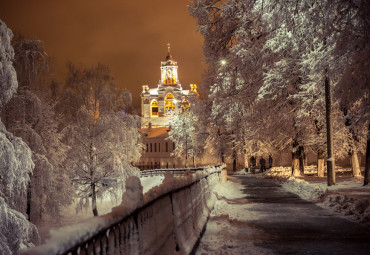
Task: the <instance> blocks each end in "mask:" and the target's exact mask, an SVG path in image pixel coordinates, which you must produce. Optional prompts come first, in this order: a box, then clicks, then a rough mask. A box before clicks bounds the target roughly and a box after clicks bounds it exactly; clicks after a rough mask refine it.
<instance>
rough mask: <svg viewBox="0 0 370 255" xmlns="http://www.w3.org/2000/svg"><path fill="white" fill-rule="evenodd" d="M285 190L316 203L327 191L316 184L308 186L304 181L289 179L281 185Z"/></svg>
mask: <svg viewBox="0 0 370 255" xmlns="http://www.w3.org/2000/svg"><path fill="white" fill-rule="evenodd" d="M282 186H283V188H284V189H285V190H288V191H290V192H292V193H295V194H297V195H299V196H300V197H301V198H303V199H305V200H311V201H317V200H319V199H321V198H322V197H323V196H324V195H325V193H326V192H327V190H325V189H323V188H322V187H320V186H319V185H317V184H310V183H308V182H306V181H304V180H301V179H298V178H294V177H290V178H289V179H288V180H286V181H285V182H284V183H283V184H282Z"/></svg>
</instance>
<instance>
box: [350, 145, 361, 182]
mask: <svg viewBox="0 0 370 255" xmlns="http://www.w3.org/2000/svg"><path fill="white" fill-rule="evenodd" d="M350 154H351V164H352V175H353V176H354V177H359V176H361V170H360V163H359V161H358V156H357V151H356V150H355V149H353V150H352V151H351V153H350Z"/></svg>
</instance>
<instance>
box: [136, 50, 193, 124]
mask: <svg viewBox="0 0 370 255" xmlns="http://www.w3.org/2000/svg"><path fill="white" fill-rule="evenodd" d="M167 46H168V52H167V56H166V59H165V60H164V61H162V62H161V67H160V69H161V80H160V81H159V84H158V86H157V88H154V89H150V88H149V86H148V85H143V91H142V93H141V117H142V125H141V126H142V127H143V128H145V127H149V126H151V127H166V126H168V124H169V117H172V116H174V115H178V114H179V113H180V112H181V111H182V110H183V109H185V108H187V107H189V100H188V97H189V96H193V95H196V94H197V91H196V88H197V87H196V85H195V84H191V85H190V86H191V90H183V89H182V87H181V84H180V81H179V77H178V66H177V62H176V61H174V60H173V58H172V55H171V51H170V50H171V49H170V44H167Z"/></svg>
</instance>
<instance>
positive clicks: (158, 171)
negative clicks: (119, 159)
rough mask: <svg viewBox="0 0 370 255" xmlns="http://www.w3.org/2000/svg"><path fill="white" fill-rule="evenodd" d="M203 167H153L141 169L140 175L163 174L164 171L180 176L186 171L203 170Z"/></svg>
mask: <svg viewBox="0 0 370 255" xmlns="http://www.w3.org/2000/svg"><path fill="white" fill-rule="evenodd" d="M203 169H204V168H202V167H199V168H188V169H185V168H174V169H170V168H169V169H167V168H164V169H153V170H143V171H141V172H140V174H141V177H148V176H157V175H163V174H164V173H172V174H173V175H174V176H182V175H184V173H185V172H186V171H191V172H192V173H195V172H197V171H203Z"/></svg>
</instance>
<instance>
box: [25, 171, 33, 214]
mask: <svg viewBox="0 0 370 255" xmlns="http://www.w3.org/2000/svg"><path fill="white" fill-rule="evenodd" d="M30 179H31V178H30ZM31 192H32V191H31V181H29V183H28V186H27V209H26V214H27V218H28V220H29V221H31V198H32V193H31Z"/></svg>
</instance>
